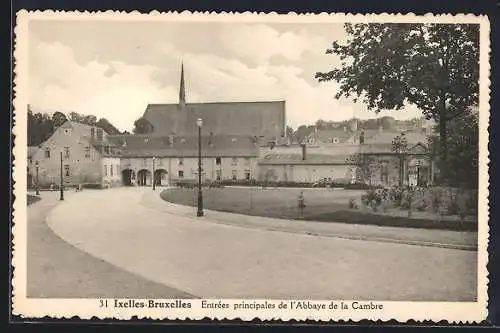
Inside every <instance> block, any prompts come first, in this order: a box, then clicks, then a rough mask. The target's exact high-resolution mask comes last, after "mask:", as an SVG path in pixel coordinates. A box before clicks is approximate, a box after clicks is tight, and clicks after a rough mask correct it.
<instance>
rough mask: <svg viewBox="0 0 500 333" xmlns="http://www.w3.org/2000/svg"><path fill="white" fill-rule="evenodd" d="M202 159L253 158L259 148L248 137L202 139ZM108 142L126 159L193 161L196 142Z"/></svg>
mask: <svg viewBox="0 0 500 333" xmlns="http://www.w3.org/2000/svg"><path fill="white" fill-rule="evenodd" d="M201 139H202V140H201V141H202V145H201V146H202V149H201V153H202V156H210V157H217V156H220V157H256V156H258V155H259V146H258V144H256V143H255V142H254V139H253V138H252V137H248V136H216V135H213V136H209V135H208V136H202V138H201ZM108 140H109V141H110V142H113V143H114V144H115V145H116V146H117V147H119V148H120V149H121V155H122V156H124V157H126V156H130V157H152V156H157V157H162V156H163V157H169V156H171V157H196V156H198V138H197V137H194V136H189V137H179V136H159V135H110V136H108Z"/></svg>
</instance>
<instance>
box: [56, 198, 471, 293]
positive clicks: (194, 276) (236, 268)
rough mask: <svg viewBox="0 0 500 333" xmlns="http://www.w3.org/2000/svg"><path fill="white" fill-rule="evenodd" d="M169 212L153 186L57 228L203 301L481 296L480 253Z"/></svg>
mask: <svg viewBox="0 0 500 333" xmlns="http://www.w3.org/2000/svg"><path fill="white" fill-rule="evenodd" d="M168 205H169V204H168V203H166V202H164V201H162V200H161V199H160V198H159V191H156V192H153V191H151V189H150V188H149V189H148V188H146V189H144V188H142V189H141V188H117V189H110V190H106V191H84V192H81V193H77V194H74V195H72V196H71V197H69V198H68V199H67V200H66V201H65V202H64V203H62V204H60V205H58V206H56V207H54V209H53V210H52V211H51V212H50V213H49V215H48V219H47V223H48V225H49V227H50V228H51V229H52V230H53V231H54V232H55V233H56V234H57V235H59V237H61V238H62V239H64V240H65V241H66V242H68V243H70V244H72V245H73V246H75V247H76V248H79V249H80V250H82V251H84V252H86V253H88V254H90V255H92V256H94V257H97V258H100V259H102V260H103V261H105V262H107V263H111V264H112V265H113V266H116V267H118V268H119V269H121V270H124V271H128V272H131V273H133V274H134V275H138V276H141V277H143V278H144V279H146V280H149V281H154V282H155V283H157V284H161V285H164V286H169V287H172V288H175V290H181V291H183V292H185V293H187V294H189V295H195V296H197V297H203V298H287V299H290V298H314V299H364V300H379V301H382V300H400V301H475V299H476V280H477V252H475V251H463V250H457V249H448V248H440V247H429V246H415V245H406V244H395V243H390V242H378V241H366V240H352V239H342V238H335V237H324V236H321V235H307V234H300V233H292V232H280V231H269V230H265V229H259V228H245V227H241V226H238V225H229V224H227V223H222V224H221V223H217V221H215V220H214V219H215V218H216V214H212V215H210V213H208V214H207V215H206V216H205V217H203V218H196V217H195V216H194V213H195V212H194V210H193V215H192V217H191V216H189V215H188V214H179V213H178V212H177V211H175V209H173V210H172V211H169V206H168ZM187 209H189V208H187ZM190 209H191V210H192V208H190ZM214 222H215V223H214ZM100 274H102V278H103V279H109V278H110V277H109V276H107V275H109V273H106V272H101V273H100ZM135 294H137V292H136V293H135ZM89 296H90V295H89ZM90 297H91V296H90ZM131 297H132V296H131ZM144 297H146V296H144ZM158 297H161V296H160V295H158Z"/></svg>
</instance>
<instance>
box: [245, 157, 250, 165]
mask: <svg viewBox="0 0 500 333" xmlns="http://www.w3.org/2000/svg"><path fill="white" fill-rule="evenodd" d="M245 165H250V158H249V157H245Z"/></svg>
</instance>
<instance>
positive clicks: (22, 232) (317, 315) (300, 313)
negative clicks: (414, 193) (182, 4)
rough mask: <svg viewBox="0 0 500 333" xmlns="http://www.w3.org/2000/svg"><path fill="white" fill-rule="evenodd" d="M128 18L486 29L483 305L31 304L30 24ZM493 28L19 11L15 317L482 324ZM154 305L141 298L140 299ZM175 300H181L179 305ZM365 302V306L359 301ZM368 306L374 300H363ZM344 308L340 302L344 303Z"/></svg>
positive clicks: (362, 18) (448, 18)
mask: <svg viewBox="0 0 500 333" xmlns="http://www.w3.org/2000/svg"><path fill="white" fill-rule="evenodd" d="M68 19H71V20H107V21H108V20H120V21H123V20H127V21H141V20H148V21H153V20H154V21H157V20H158V21H161V20H168V21H184V22H194V21H197V22H199V21H212V22H215V21H217V22H221V21H227V22H230V21H235V20H237V21H238V22H302V23H308V22H309V23H310V22H315V23H319V22H325V23H326V22H329V23H335V22H337V23H344V22H351V23H355V22H357V23H387V22H400V23H411V22H415V23H417V22H418V23H421V22H433V23H471V24H480V78H481V79H480V105H479V108H480V119H479V126H480V131H479V133H480V141H479V145H480V147H479V161H480V166H479V209H478V212H479V228H478V239H479V244H478V245H479V246H478V252H477V253H478V272H477V274H478V279H477V281H478V289H477V302H373V303H374V304H378V305H382V306H383V309H381V310H380V309H377V310H354V309H352V302H353V301H346V300H344V301H340V300H334V301H331V300H324V301H318V300H310V301H309V302H310V303H311V304H313V305H312V306H313V307H314V306H315V305H314V304H316V306H317V307H321V306H322V305H323V304H324V305H325V307H327V309H323V310H316V309H312V310H307V309H304V310H301V309H290V307H288V308H286V309H285V308H283V305H282V307H281V308H279V305H280V304H282V303H286V304H291V303H290V302H291V300H228V299H224V300H210V301H211V302H215V303H218V302H219V301H221V302H222V303H227V305H228V306H229V309H202V307H201V303H202V300H197V299H195V300H179V301H181V302H189V303H190V304H191V308H189V309H185V308H181V309H172V308H170V309H165V308H161V309H160V308H148V307H146V308H136V307H129V308H116V307H114V306H109V305H110V304H112V303H114V299H108V300H104V299H103V300H100V299H33V298H27V297H26V294H27V293H26V274H27V271H26V256H27V252H26V232H27V227H26V220H27V219H26V211H27V202H26V190H25V189H26V188H27V180H26V177H25V174H24V172H25V170H26V167H27V164H26V163H27V152H26V147H27V135H26V133H27V125H26V124H27V114H26V112H25V111H24V110H25V108H26V105H27V104H28V103H27V101H28V93H27V92H28V89H27V81H28V80H27V78H28V76H27V75H28V73H27V72H28V70H27V69H28V67H27V52H28V48H29V43H28V33H27V31H28V23H29V21H30V20H68ZM489 54H490V26H489V20H488V18H487V17H486V16H475V15H472V14H467V15H464V14H461V15H432V14H426V15H425V16H417V15H414V14H405V15H402V14H370V15H359V14H358V15H355V14H327V13H321V14H295V13H290V14H288V15H278V14H276V13H269V14H263V13H250V12H246V13H208V12H207V13H198V12H197V13H189V12H182V13H176V12H170V13H160V12H157V11H153V12H151V13H149V14H141V13H139V12H131V13H125V12H117V11H106V12H92V13H91V12H61V11H50V10H47V11H43V12H42V11H35V12H28V11H26V10H21V11H19V12H18V13H17V25H16V27H15V49H14V73H15V77H14V94H15V95H14V110H19V111H18V112H14V127H13V133H14V134H15V141H14V142H15V144H14V147H13V155H14V158H15V159H14V162H13V179H14V181H15V183H14V188H13V191H14V195H15V201H14V203H13V215H14V220H13V228H12V234H13V252H12V254H13V258H12V266H13V268H14V269H13V279H12V284H13V290H14V292H13V297H12V301H13V314H14V315H20V316H21V317H23V318H40V317H44V316H49V317H52V318H70V317H74V316H78V317H80V318H81V319H90V318H92V317H97V318H101V319H105V318H114V319H130V318H131V317H133V316H137V317H138V318H151V319H171V320H174V319H191V320H196V319H203V318H212V319H241V320H245V321H246V320H253V319H255V318H258V319H261V320H270V319H279V320H285V321H287V320H291V319H294V320H308V319H310V320H321V321H329V320H335V321H337V320H353V321H359V320H363V319H368V320H383V321H387V320H392V319H395V320H397V321H400V322H405V321H408V320H416V321H423V320H431V321H434V322H437V321H441V320H447V321H449V322H453V323H471V322H480V321H482V320H485V319H486V316H487V300H488V295H487V284H488V278H487V269H486V265H487V261H488V252H487V246H488V231H489V227H488V218H489V205H488V193H489V190H488V187H489V174H488V163H489V157H488V156H489V153H488V140H489V131H488V130H487V129H488V124H489V109H490V106H489V98H490V97H489V96H490V90H489V89H490V80H489V75H490V74H489V73H490V63H489ZM104 301H107V302H109V303H108V307H101V306H100V304H102V302H104ZM141 301H144V302H146V303H148V302H149V300H135V302H141ZM154 301H157V302H162V301H163V302H172V300H154ZM174 301H175V300H174ZM266 301H267V302H268V304H271V303H272V304H274V305H275V307H276V308H275V309H268V308H266V309H263V310H249V309H243V310H234V305H235V304H240V303H241V302H246V303H254V302H255V303H254V304H257V303H259V304H260V303H262V304H265V302H266ZM341 302H343V303H346V304H348V305H350V308H349V309H347V310H345V309H344V310H342V309H339V308H338V307H337V309H328V307H329V306H333V305H331V304H333V303H338V304H340V303H341ZM358 302H360V303H361V301H358ZM362 303H369V302H362ZM338 306H340V305H338Z"/></svg>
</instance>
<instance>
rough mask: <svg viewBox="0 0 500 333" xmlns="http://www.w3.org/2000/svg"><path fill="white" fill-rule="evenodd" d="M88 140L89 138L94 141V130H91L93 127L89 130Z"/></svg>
mask: <svg viewBox="0 0 500 333" xmlns="http://www.w3.org/2000/svg"><path fill="white" fill-rule="evenodd" d="M90 138H91V139H92V140H94V139H95V128H93V127H92V128H91V129H90Z"/></svg>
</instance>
